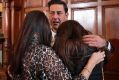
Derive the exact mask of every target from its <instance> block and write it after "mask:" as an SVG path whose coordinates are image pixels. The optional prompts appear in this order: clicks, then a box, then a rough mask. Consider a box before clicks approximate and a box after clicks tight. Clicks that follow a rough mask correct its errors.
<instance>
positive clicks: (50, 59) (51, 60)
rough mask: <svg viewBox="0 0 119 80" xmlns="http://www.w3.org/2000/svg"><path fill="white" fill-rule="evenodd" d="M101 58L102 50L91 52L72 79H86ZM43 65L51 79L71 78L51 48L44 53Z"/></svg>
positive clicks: (68, 79)
mask: <svg viewBox="0 0 119 80" xmlns="http://www.w3.org/2000/svg"><path fill="white" fill-rule="evenodd" d="M50 53H51V54H50ZM103 60H104V52H95V53H93V55H92V56H91V58H90V59H89V61H88V63H87V65H86V66H85V68H84V69H83V70H82V72H81V73H80V74H79V76H77V77H75V78H73V80H87V79H88V78H89V76H90V74H91V72H92V70H93V68H94V67H95V65H96V64H98V63H99V62H101V61H103ZM43 65H44V67H45V71H46V74H47V76H48V77H49V78H50V79H51V80H56V79H57V80H64V79H65V80H72V77H71V74H70V72H69V71H68V69H67V68H66V66H65V65H64V64H63V62H62V61H61V60H60V59H59V58H58V57H57V55H56V54H55V53H54V52H53V51H52V50H49V51H48V52H47V53H46V54H45V58H44V59H43ZM88 70H89V71H88Z"/></svg>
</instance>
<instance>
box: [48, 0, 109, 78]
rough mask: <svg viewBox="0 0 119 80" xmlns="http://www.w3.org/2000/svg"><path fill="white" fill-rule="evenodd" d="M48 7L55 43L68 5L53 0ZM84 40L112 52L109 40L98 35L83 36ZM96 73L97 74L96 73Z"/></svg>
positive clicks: (66, 16)
mask: <svg viewBox="0 0 119 80" xmlns="http://www.w3.org/2000/svg"><path fill="white" fill-rule="evenodd" d="M48 8H49V21H50V24H51V30H52V36H53V37H52V44H51V45H53V43H54V41H55V38H54V36H55V34H56V32H57V29H58V26H59V25H60V24H61V23H62V22H64V21H66V20H67V19H68V7H67V5H66V3H65V2H63V1H61V0H51V1H49V2H48ZM83 41H84V42H85V43H86V44H88V45H89V46H92V47H97V48H99V49H100V48H102V47H105V49H106V50H107V51H108V53H111V45H110V43H109V41H106V40H105V39H104V38H102V37H100V36H98V35H86V36H84V37H83ZM109 55H110V54H109ZM94 75H96V74H95V73H94ZM97 75H99V74H97ZM101 75H102V74H101ZM91 80H92V79H91ZM94 80H101V79H94Z"/></svg>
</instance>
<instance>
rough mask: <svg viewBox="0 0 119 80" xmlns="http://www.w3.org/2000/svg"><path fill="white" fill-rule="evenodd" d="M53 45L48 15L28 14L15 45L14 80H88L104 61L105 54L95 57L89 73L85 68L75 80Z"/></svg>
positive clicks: (90, 63)
mask: <svg viewBox="0 0 119 80" xmlns="http://www.w3.org/2000/svg"><path fill="white" fill-rule="evenodd" d="M50 43H51V30H50V25H49V22H48V19H47V17H46V16H45V14H44V13H43V12H41V11H31V12H28V14H27V15H26V17H25V20H24V23H23V26H22V29H21V32H20V35H19V38H18V40H17V43H16V45H15V50H14V52H13V54H14V56H13V60H12V62H11V64H10V65H9V67H8V74H9V76H10V77H11V79H12V80H71V79H76V80H85V79H87V78H88V76H90V73H91V71H92V69H93V67H94V66H95V65H96V64H97V63H99V62H100V61H102V60H103V59H104V52H102V53H101V52H98V53H100V54H98V53H94V54H93V55H92V58H90V60H89V63H88V64H87V66H86V67H87V68H88V69H87V70H86V68H85V69H84V70H82V72H81V73H80V74H79V75H78V76H77V77H75V78H72V77H71V74H70V73H69V71H68V69H67V68H66V67H65V65H64V64H63V63H62V60H61V59H60V58H59V57H58V56H57V55H56V53H55V52H54V51H53V49H52V48H51V47H50ZM94 56H95V57H97V58H95V57H94ZM90 65H91V66H90ZM88 70H90V71H89V72H87V71H88Z"/></svg>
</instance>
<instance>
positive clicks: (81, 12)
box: [72, 8, 97, 33]
mask: <svg viewBox="0 0 119 80" xmlns="http://www.w3.org/2000/svg"><path fill="white" fill-rule="evenodd" d="M72 19H74V20H77V21H78V22H79V23H80V24H81V25H82V26H83V27H84V28H85V29H87V30H89V31H90V32H92V33H96V32H97V24H96V21H97V20H96V8H86V9H85V8H84V9H73V15H72Z"/></svg>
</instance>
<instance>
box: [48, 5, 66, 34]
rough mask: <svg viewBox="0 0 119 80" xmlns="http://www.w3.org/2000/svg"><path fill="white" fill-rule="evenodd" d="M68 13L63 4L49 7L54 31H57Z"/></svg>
mask: <svg viewBox="0 0 119 80" xmlns="http://www.w3.org/2000/svg"><path fill="white" fill-rule="evenodd" d="M67 16H68V13H65V11H64V7H63V5H60V4H53V5H51V6H50V8H49V20H50V24H51V27H52V30H53V31H54V32H56V31H57V28H58V26H59V25H60V24H61V23H62V22H64V21H65V20H67Z"/></svg>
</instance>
